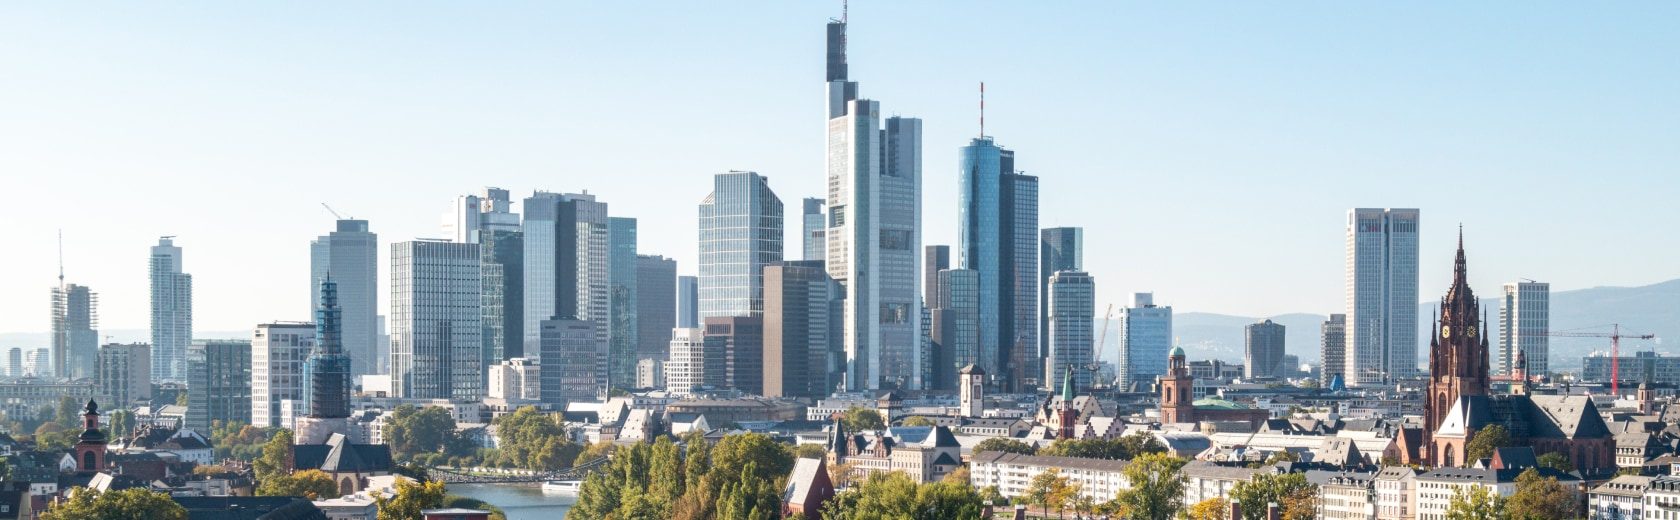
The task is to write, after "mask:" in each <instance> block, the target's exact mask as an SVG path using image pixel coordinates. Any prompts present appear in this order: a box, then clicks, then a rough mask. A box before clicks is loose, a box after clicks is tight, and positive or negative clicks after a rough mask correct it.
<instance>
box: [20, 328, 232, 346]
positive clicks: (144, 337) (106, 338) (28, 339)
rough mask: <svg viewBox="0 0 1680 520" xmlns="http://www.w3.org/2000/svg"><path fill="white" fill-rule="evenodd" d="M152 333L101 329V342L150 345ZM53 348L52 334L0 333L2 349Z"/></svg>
mask: <svg viewBox="0 0 1680 520" xmlns="http://www.w3.org/2000/svg"><path fill="white" fill-rule="evenodd" d="M193 337H194V338H197V339H251V331H249V330H200V331H194V332H193ZM151 341H152V332H151V331H150V330H146V329H101V330H100V331H99V342H100V343H101V344H105V343H149V342H151ZM50 346H52V333H50V332H0V349H11V348H12V347H22V348H25V349H32V348H47V347H50Z"/></svg>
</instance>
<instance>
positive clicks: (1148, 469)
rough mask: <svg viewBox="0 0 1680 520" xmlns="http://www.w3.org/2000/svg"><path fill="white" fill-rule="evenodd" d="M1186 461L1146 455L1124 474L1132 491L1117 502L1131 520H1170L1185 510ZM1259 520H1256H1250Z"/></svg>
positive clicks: (1126, 491)
mask: <svg viewBox="0 0 1680 520" xmlns="http://www.w3.org/2000/svg"><path fill="white" fill-rule="evenodd" d="M1183 467H1184V459H1181V458H1178V457H1174V456H1172V455H1168V454H1166V453H1146V454H1143V455H1141V456H1139V457H1137V458H1135V459H1132V463H1131V464H1127V465H1126V468H1125V469H1124V470H1122V471H1123V472H1124V473H1125V475H1126V479H1127V481H1129V482H1131V483H1132V487H1131V488H1130V489H1127V490H1125V491H1121V492H1120V496H1119V497H1117V498H1116V502H1118V504H1117V505H1118V506H1119V507H1120V509H1122V510H1124V511H1125V512H1126V514H1127V516H1128V517H1129V518H1141V519H1146V520H1166V519H1169V518H1173V517H1174V516H1177V515H1178V511H1179V510H1180V509H1182V508H1183V507H1184V504H1183V501H1184V499H1183V497H1184V475H1183V474H1181V473H1179V469H1181V468H1183ZM1248 520H1255V519H1248Z"/></svg>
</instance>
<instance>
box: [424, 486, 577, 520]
mask: <svg viewBox="0 0 1680 520" xmlns="http://www.w3.org/2000/svg"><path fill="white" fill-rule="evenodd" d="M449 492H450V493H453V494H456V495H461V496H464V497H471V498H476V499H479V500H483V501H485V502H489V503H490V505H493V506H496V507H499V508H502V512H503V513H505V514H507V520H558V519H560V518H565V517H566V512H567V511H570V510H571V509H572V501H574V500H576V499H573V498H561V497H557V496H554V495H544V494H543V492H542V489H541V488H539V487H538V486H537V484H450V485H449Z"/></svg>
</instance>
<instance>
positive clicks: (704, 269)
mask: <svg viewBox="0 0 1680 520" xmlns="http://www.w3.org/2000/svg"><path fill="white" fill-rule="evenodd" d="M780 261H782V200H781V199H779V198H777V197H776V193H775V192H773V191H770V181H769V179H767V178H765V177H763V176H761V175H759V174H757V173H753V172H739V171H732V172H729V173H720V174H717V175H714V176H712V193H711V194H709V195H706V199H705V200H703V201H701V202H700V319H702V320H704V319H706V318H712V317H719V316H761V315H763V314H764V266H766V265H770V264H771V263H775V262H780Z"/></svg>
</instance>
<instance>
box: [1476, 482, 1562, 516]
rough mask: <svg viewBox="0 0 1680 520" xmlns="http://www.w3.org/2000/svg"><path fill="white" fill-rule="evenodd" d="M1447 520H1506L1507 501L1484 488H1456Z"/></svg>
mask: <svg viewBox="0 0 1680 520" xmlns="http://www.w3.org/2000/svg"><path fill="white" fill-rule="evenodd" d="M1559 518H1567V517H1559ZM1447 520H1505V499H1504V498H1502V497H1500V496H1498V495H1495V494H1493V492H1492V491H1489V490H1488V488H1485V487H1482V486H1470V488H1469V490H1468V491H1466V490H1465V488H1454V489H1453V496H1452V499H1451V500H1450V501H1448V502H1447Z"/></svg>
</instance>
